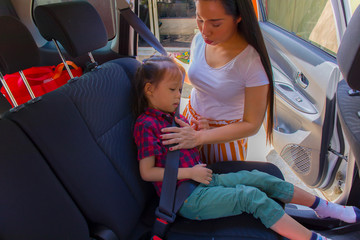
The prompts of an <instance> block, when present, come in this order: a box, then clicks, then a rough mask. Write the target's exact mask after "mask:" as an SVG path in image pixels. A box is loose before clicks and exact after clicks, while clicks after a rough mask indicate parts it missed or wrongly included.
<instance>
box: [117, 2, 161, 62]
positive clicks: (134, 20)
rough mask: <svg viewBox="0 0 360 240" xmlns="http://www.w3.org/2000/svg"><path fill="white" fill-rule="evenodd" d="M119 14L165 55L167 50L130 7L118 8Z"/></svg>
mask: <svg viewBox="0 0 360 240" xmlns="http://www.w3.org/2000/svg"><path fill="white" fill-rule="evenodd" d="M120 13H121V15H122V16H123V17H124V18H125V19H126V21H127V22H128V23H129V25H130V26H131V27H132V28H133V29H134V30H135V31H136V32H137V33H138V34H139V35H140V36H141V37H142V38H143V39H144V40H145V41H146V42H147V43H148V44H150V46H152V47H153V48H155V49H156V50H157V51H158V52H159V53H161V54H162V55H164V56H167V52H166V50H165V49H164V47H163V46H162V45H161V43H160V42H159V41H158V40H157V38H156V37H155V36H154V34H153V33H152V32H151V31H150V30H149V28H148V27H147V26H146V25H145V23H144V22H143V21H141V19H140V18H139V17H138V16H137V15H136V14H135V13H134V12H133V11H132V10H131V9H130V8H124V9H121V10H120Z"/></svg>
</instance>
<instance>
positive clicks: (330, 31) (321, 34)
mask: <svg viewBox="0 0 360 240" xmlns="http://www.w3.org/2000/svg"><path fill="white" fill-rule="evenodd" d="M262 4H263V7H264V9H265V15H266V20H267V21H268V22H270V23H273V24H275V25H277V26H279V27H281V28H283V29H285V30H287V31H288V32H290V33H292V34H294V35H296V36H298V37H300V38H302V39H304V40H306V41H308V42H311V43H312V44H314V45H316V46H318V47H319V48H321V49H323V50H324V51H326V52H328V53H330V54H332V55H336V53H337V50H338V42H337V36H336V27H335V18H334V13H333V10H332V6H331V0H292V1H290V0H262Z"/></svg>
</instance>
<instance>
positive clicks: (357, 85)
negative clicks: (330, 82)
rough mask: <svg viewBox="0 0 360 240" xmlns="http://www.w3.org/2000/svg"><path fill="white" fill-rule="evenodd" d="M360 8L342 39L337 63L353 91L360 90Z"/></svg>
mask: <svg viewBox="0 0 360 240" xmlns="http://www.w3.org/2000/svg"><path fill="white" fill-rule="evenodd" d="M359 36H360V7H358V8H357V9H356V10H355V12H354V14H353V16H352V18H351V21H350V22H349V25H348V26H347V29H346V31H345V34H344V36H343V38H342V39H341V43H340V46H339V50H338V54H337V61H338V64H339V68H340V70H341V73H342V74H343V76H344V79H345V80H346V82H347V83H348V84H349V86H350V87H351V88H352V89H356V90H360V78H359V76H360V38H359Z"/></svg>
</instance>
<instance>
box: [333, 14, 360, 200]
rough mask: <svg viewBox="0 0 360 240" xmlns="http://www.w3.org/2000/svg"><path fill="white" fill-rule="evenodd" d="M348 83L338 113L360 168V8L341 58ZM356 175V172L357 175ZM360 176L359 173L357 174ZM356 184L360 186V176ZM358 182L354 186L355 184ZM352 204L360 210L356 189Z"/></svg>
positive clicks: (340, 90) (342, 85)
mask: <svg viewBox="0 0 360 240" xmlns="http://www.w3.org/2000/svg"><path fill="white" fill-rule="evenodd" d="M337 61H338V64H339V68H340V71H341V73H342V74H343V77H344V80H342V81H340V82H339V84H338V89H337V96H336V100H337V109H338V114H339V119H340V122H341V127H342V129H343V131H344V133H345V137H346V139H347V141H348V143H349V146H350V154H349V164H350V163H353V162H354V161H355V162H356V166H357V168H358V169H359V168H360V92H358V93H356V91H360V7H358V8H357V9H356V11H355V12H354V14H353V16H352V18H351V21H350V23H349V25H348V26H347V29H346V31H345V34H344V36H343V38H342V40H341V44H340V47H339V50H338V54H337ZM354 172H355V174H356V171H354ZM357 172H358V173H359V171H357ZM356 175H357V176H355V177H354V180H353V181H355V182H356V183H357V184H360V180H359V178H360V175H359V174H356ZM355 182H354V183H353V184H355ZM350 196H351V198H350V201H348V204H352V205H357V206H358V207H359V198H360V191H359V189H354V188H352V192H351V193H350Z"/></svg>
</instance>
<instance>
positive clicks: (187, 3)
mask: <svg viewBox="0 0 360 240" xmlns="http://www.w3.org/2000/svg"><path fill="white" fill-rule="evenodd" d="M153 1H155V2H156V8H157V9H153V11H154V12H155V13H154V14H152V13H151V12H150V11H151V10H152V3H153ZM152 15H153V16H155V17H156V15H157V16H158V18H157V19H152ZM140 18H141V20H143V21H144V23H145V24H146V25H147V26H148V27H149V28H150V29H154V26H155V25H156V24H157V26H158V29H159V36H158V37H159V40H160V42H161V44H162V45H163V46H164V47H166V48H172V50H174V51H176V49H178V50H180V51H183V50H185V49H189V48H190V44H191V40H192V38H193V37H194V35H195V29H196V21H195V2H194V0H141V2H140ZM151 24H154V26H153V27H152V26H151ZM139 46H140V47H145V46H148V45H147V44H146V43H145V41H143V40H142V39H141V38H140V39H139ZM170 51H171V50H170Z"/></svg>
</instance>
